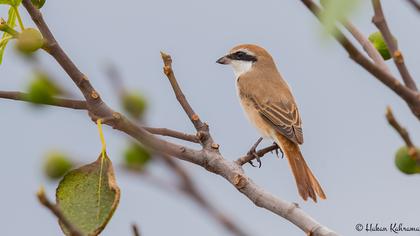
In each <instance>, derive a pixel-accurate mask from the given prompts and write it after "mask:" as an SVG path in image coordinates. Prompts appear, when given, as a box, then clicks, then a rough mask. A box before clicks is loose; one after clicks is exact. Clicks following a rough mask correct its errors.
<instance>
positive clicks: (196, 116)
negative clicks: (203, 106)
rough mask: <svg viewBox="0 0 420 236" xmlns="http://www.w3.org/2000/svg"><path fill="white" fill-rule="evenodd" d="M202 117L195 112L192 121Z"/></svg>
mask: <svg viewBox="0 0 420 236" xmlns="http://www.w3.org/2000/svg"><path fill="white" fill-rule="evenodd" d="M199 119H200V117H199V116H198V115H197V114H194V115H192V117H191V120H192V121H197V120H199Z"/></svg>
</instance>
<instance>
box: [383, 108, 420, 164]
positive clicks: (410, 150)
mask: <svg viewBox="0 0 420 236" xmlns="http://www.w3.org/2000/svg"><path fill="white" fill-rule="evenodd" d="M385 116H386V119H387V120H388V123H389V124H390V125H391V126H392V127H393V128H394V129H395V131H397V132H398V134H399V135H400V136H401V138H402V139H403V140H404V142H405V144H406V146H407V147H408V154H409V155H410V156H411V157H412V158H413V159H416V160H418V161H420V153H418V152H417V148H416V146H415V145H414V144H413V142H412V141H411V139H410V135H409V134H408V131H407V130H406V129H405V128H404V127H402V126H401V125H400V124H399V123H398V121H397V120H396V119H395V117H394V114H393V113H392V109H391V107H389V106H388V107H387V108H386V113H385Z"/></svg>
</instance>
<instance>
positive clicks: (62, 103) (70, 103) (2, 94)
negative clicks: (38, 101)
mask: <svg viewBox="0 0 420 236" xmlns="http://www.w3.org/2000/svg"><path fill="white" fill-rule="evenodd" d="M0 98H5V99H10V100H17V101H24V102H31V100H30V99H28V94H27V93H22V92H17V91H0ZM43 105H51V106H58V107H65V108H71V109H76V110H86V109H87V106H86V102H85V101H80V100H72V99H65V98H54V99H53V100H52V102H48V103H45V104H43Z"/></svg>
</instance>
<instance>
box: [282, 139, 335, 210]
mask: <svg viewBox="0 0 420 236" xmlns="http://www.w3.org/2000/svg"><path fill="white" fill-rule="evenodd" d="M275 137H276V138H275V141H276V143H277V144H278V145H279V146H280V147H281V149H282V150H283V152H284V154H285V155H286V158H287V160H288V162H289V166H290V169H291V170H292V173H293V176H294V177H295V181H296V185H297V188H298V191H299V195H300V196H301V197H302V198H303V199H304V200H305V201H306V200H307V199H308V197H309V198H312V199H313V200H314V202H316V201H317V195H318V196H319V198H320V199H326V198H327V197H326V195H325V193H324V191H323V190H322V187H321V185H320V184H319V182H318V180H317V179H316V177H315V176H314V174H313V173H312V171H311V169H309V166H308V164H306V162H305V159H304V158H303V156H302V153H301V152H300V149H299V146H298V145H297V144H296V143H294V142H292V141H290V140H288V139H287V138H286V137H284V136H283V135H281V134H278V133H277V134H276V135H275Z"/></svg>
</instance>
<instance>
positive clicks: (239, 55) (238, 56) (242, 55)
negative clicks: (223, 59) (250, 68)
mask: <svg viewBox="0 0 420 236" xmlns="http://www.w3.org/2000/svg"><path fill="white" fill-rule="evenodd" d="M227 58H229V59H232V60H237V61H252V62H255V61H257V58H256V57H255V56H252V55H249V54H247V53H246V52H242V51H237V52H235V53H232V54H229V55H228V56H227Z"/></svg>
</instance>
